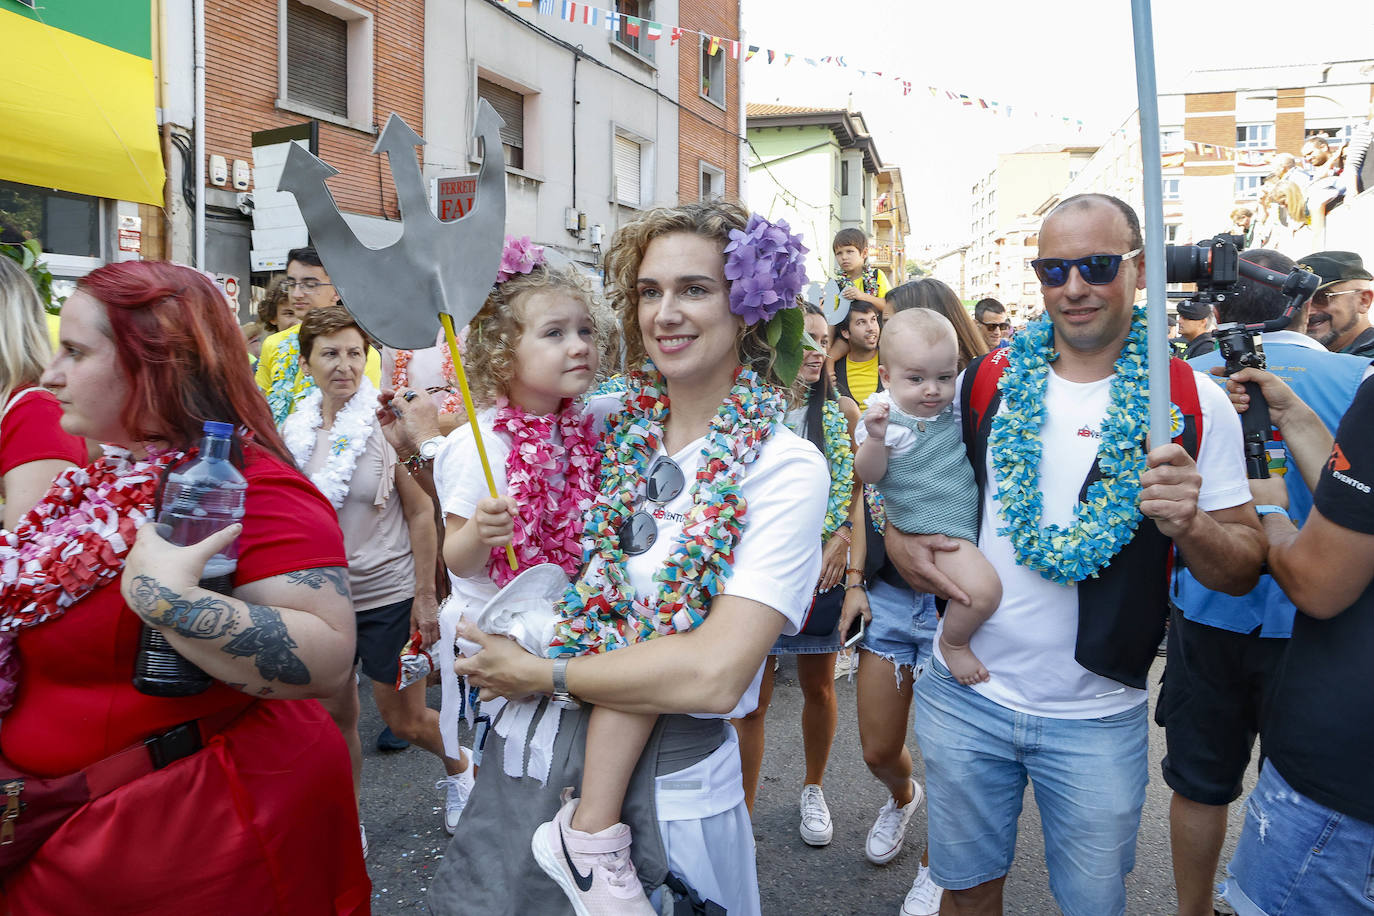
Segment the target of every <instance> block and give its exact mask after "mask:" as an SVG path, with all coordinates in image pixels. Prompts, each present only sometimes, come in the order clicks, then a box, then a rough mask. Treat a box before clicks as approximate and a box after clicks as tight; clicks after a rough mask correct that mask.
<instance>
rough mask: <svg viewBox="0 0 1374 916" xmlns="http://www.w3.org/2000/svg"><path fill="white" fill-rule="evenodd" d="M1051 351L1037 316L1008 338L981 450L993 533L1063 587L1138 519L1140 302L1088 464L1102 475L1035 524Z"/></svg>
mask: <svg viewBox="0 0 1374 916" xmlns="http://www.w3.org/2000/svg"><path fill="white" fill-rule="evenodd" d="M1056 358H1057V354H1055V353H1054V344H1053V335H1052V326H1051V324H1050V321H1049V319H1048V318H1041V319H1040V320H1039V321H1037V322H1035V323H1033V324H1031V325H1030V326H1029V327H1027V328H1026V330H1025V331H1024V332H1022V333H1020V334H1017V335H1016V337H1014V338H1013V339H1012V344H1011V353H1010V359H1009V361H1008V364H1007V368H1006V371H1005V372H1003V374H1002V377H1001V379H1000V381H999V383H998V387H999V389H1000V390H1001V393H1002V410H1001V411H1000V412H999V413H998V414H997V416H996V417H995V418H994V419H993V421H992V429H991V432H990V433H989V435H988V455H989V457H990V459H991V462H992V467H993V470H994V471H995V472H996V474H997V481H998V489H997V501H998V515H999V517H1000V518H1001V520H1002V522H1003V523H1004V524H1003V526H1002V527H999V528H998V529H997V533H998V534H1000V535H1003V536H1004V537H1006V538H1008V539H1009V540H1010V541H1011V544H1012V549H1013V550H1014V551H1015V554H1016V561H1017V563H1019V564H1020V565H1022V566H1024V567H1026V568H1027V569H1034V570H1035V571H1037V572H1039V573H1040V575H1042V576H1044V577H1045V578H1046V579H1049V580H1050V581H1052V582H1058V583H1060V584H1062V585H1070V584H1072V583H1074V582H1080V581H1082V580H1083V579H1086V578H1088V577H1090V576H1096V575H1097V574H1098V573H1099V572H1100V571H1101V570H1102V568H1103V567H1104V566H1106V565H1107V564H1108V563H1110V562H1111V560H1112V557H1114V556H1116V555H1117V553H1119V552H1120V551H1121V549H1122V548H1123V547H1125V546H1126V544H1127V543H1128V542H1129V541H1130V540H1131V538H1132V537H1134V536H1135V530H1136V527H1137V526H1138V525H1139V524H1140V519H1141V514H1140V475H1141V473H1142V472H1143V471H1144V470H1145V467H1146V465H1145V433H1146V431H1147V429H1148V426H1147V424H1148V421H1149V402H1148V390H1149V367H1148V362H1147V357H1146V351H1145V310H1144V309H1143V308H1137V309H1136V310H1135V313H1134V315H1133V316H1132V320H1131V329H1130V331H1129V332H1128V333H1127V335H1126V340H1125V343H1124V344H1123V346H1122V348H1121V356H1120V357H1119V358H1118V359H1117V361H1116V365H1115V367H1114V368H1113V375H1112V382H1111V389H1110V396H1111V402H1110V404H1109V405H1108V407H1107V415H1106V417H1105V418H1104V419H1103V421H1102V441H1101V444H1100V445H1099V446H1098V449H1097V466H1098V469H1099V470H1100V472H1101V474H1102V477H1101V478H1100V479H1099V480H1096V481H1094V482H1093V483H1092V485H1091V486H1089V487H1088V492H1087V494H1086V497H1085V499H1084V500H1083V501H1081V502H1079V503H1078V504H1077V505H1076V506H1075V507H1074V515H1073V523H1072V524H1071V525H1070V526H1068V527H1062V526H1059V525H1048V526H1044V525H1042V515H1043V508H1044V507H1043V504H1042V494H1041V492H1040V487H1039V478H1040V459H1041V453H1042V443H1041V441H1040V430H1041V427H1042V426H1043V425H1044V422H1045V386H1046V384H1047V382H1048V375H1049V371H1050V363H1051V362H1053V361H1054V360H1055V359H1056Z"/></svg>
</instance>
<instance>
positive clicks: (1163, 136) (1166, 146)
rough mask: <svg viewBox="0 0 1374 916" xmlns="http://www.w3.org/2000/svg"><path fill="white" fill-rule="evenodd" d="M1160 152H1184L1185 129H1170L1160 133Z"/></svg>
mask: <svg viewBox="0 0 1374 916" xmlns="http://www.w3.org/2000/svg"><path fill="white" fill-rule="evenodd" d="M1159 151H1160V152H1161V153H1181V152H1183V128H1181V127H1177V128H1169V129H1167V130H1161V131H1160V132H1159Z"/></svg>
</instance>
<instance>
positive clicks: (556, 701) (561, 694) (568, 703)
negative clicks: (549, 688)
mask: <svg viewBox="0 0 1374 916" xmlns="http://www.w3.org/2000/svg"><path fill="white" fill-rule="evenodd" d="M569 661H571V659H568V658H556V659H554V660H553V705H555V706H558V707H560V708H562V709H576V708H577V707H578V702H577V698H576V697H574V696H573V695H572V694H571V693H569V692H568V662H569Z"/></svg>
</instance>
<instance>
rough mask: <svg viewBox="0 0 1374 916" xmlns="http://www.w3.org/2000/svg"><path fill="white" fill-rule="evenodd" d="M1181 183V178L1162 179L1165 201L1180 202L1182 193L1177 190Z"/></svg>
mask: <svg viewBox="0 0 1374 916" xmlns="http://www.w3.org/2000/svg"><path fill="white" fill-rule="evenodd" d="M1182 181H1183V179H1181V178H1166V179H1164V199H1165V200H1182V199H1183V192H1182V191H1180V190H1179V185H1180V184H1181V183H1182Z"/></svg>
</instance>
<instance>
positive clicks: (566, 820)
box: [530, 789, 658, 916]
mask: <svg viewBox="0 0 1374 916" xmlns="http://www.w3.org/2000/svg"><path fill="white" fill-rule="evenodd" d="M571 794H572V790H570V789H569V790H566V791H564V793H563V807H561V808H559V809H558V814H557V815H555V816H554V819H553V820H551V821H549V822H547V823H544V824H540V825H539V827H538V828H537V829H536V830H535V831H534V838H533V839H532V840H531V841H530V848H531V849H533V850H534V858H535V861H537V862H538V863H539V867H540V868H542V869H543V870H544V873H545V874H546V875H548V876H549V877H550V878H552V879H553V880H554V881H555V882H557V884H558V886H559V887H560V888H562V889H563V893H564V894H566V895H567V897H568V900H569V901H570V902H571V903H572V905H573V910H574V911H575V912H576V913H577V916H621V914H626V916H657V913H658V911H657V910H655V909H654V908H653V907H652V906H651V905H650V904H649V898H648V897H646V896H645V895H644V888H643V887H642V886H641V885H640V883H639V875H638V874H637V873H636V872H635V867H634V863H633V862H631V861H630V828H629V827H628V826H626V825H625V824H616V825H615V826H613V827H608V828H606V829H605V830H602V831H600V832H599V833H583V832H582V831H581V830H574V829H573V828H572V827H571V826H569V825H570V824H571V822H572V816H573V812H574V811H576V810H577V802H578V800H577V799H575V798H571V797H570V796H571Z"/></svg>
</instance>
